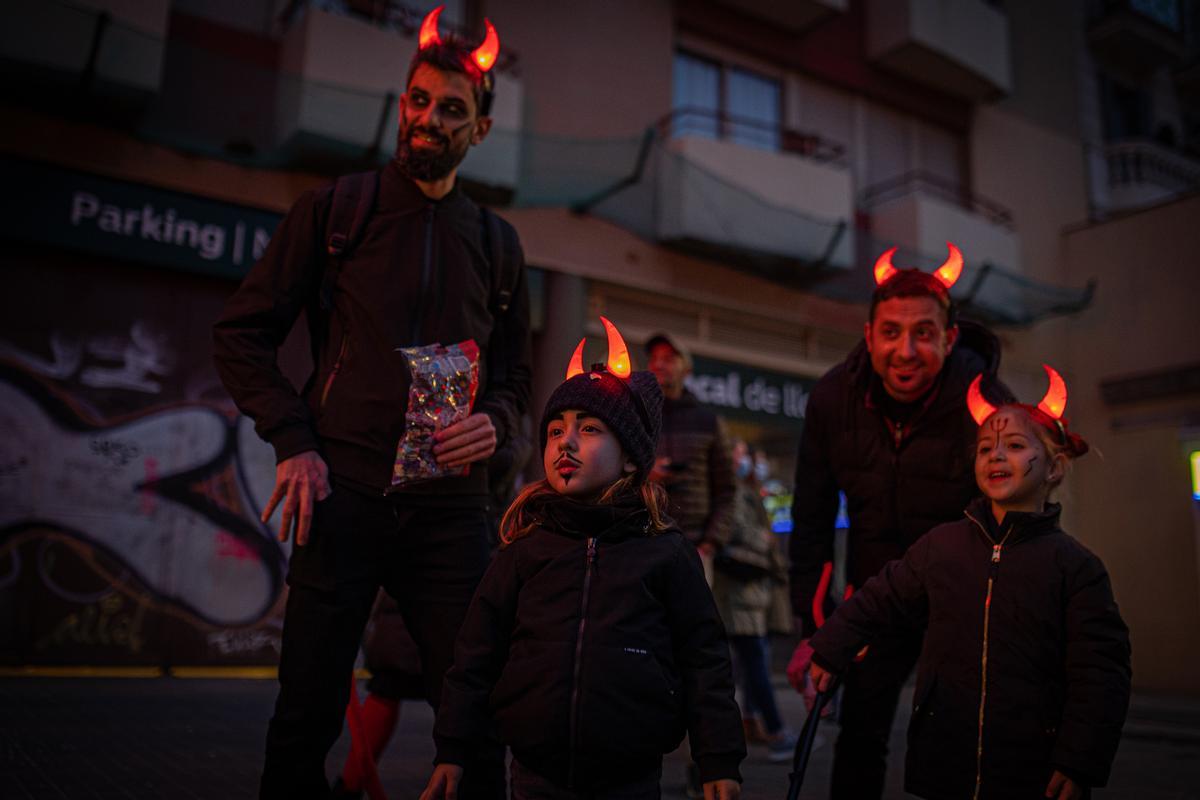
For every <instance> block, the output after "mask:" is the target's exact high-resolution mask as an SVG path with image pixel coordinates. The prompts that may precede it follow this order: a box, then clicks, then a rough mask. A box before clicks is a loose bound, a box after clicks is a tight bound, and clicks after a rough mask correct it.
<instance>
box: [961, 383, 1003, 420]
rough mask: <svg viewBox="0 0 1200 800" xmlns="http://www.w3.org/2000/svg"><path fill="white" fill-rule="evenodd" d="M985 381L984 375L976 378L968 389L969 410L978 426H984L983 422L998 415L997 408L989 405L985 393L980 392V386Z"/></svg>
mask: <svg viewBox="0 0 1200 800" xmlns="http://www.w3.org/2000/svg"><path fill="white" fill-rule="evenodd" d="M982 380H983V373H982V372H981V373H979V374H978V375H976V376H975V380H973V381H971V387H970V388H969V389H967V408H969V409H970V410H971V417H972V418H974V420H975V424H976V425H982V424H983V421H984V420H986V419H987V418H988V417H990V416H991V415H992V414H995V413H996V407H995V406H994V405H992V404H991V403H989V402H988V401H987V400H985V399H984V397H983V392H981V391H979V384H980V382H981V381H982Z"/></svg>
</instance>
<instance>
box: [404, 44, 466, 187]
mask: <svg viewBox="0 0 1200 800" xmlns="http://www.w3.org/2000/svg"><path fill="white" fill-rule="evenodd" d="M479 120H480V118H479V115H478V110H477V109H476V107H475V94H474V91H473V89H472V87H471V83H470V81H469V80H468V79H467V77H466V76H465V75H461V74H459V73H456V72H443V71H442V70H439V69H437V68H436V67H433V66H430V65H429V64H422V65H421V66H419V67H417V70H416V72H414V73H413V77H412V81H411V82H410V83H409V86H408V91H407V92H405V94H404V97H402V98H401V101H400V131H399V134H398V140H397V143H396V159H397V161H399V162H400V166H401V167H402V168H403V169H404V172H405V174H406V175H408V176H409V177H410V178H412V179H414V180H418V181H437V180H441V179H442V178H445V177H447V176H448V175H449V174H450V173H451V172H452V171H453V170H454V169H455V168H456V167H457V166H458V165H459V164H461V163H462V160H463V159H464V158H466V156H467V150H468V149H469V148H470V147H471V145H472V144H474V143H476V142H477V141H478V139H480V138H481V136H480V134H479V131H478V124H479Z"/></svg>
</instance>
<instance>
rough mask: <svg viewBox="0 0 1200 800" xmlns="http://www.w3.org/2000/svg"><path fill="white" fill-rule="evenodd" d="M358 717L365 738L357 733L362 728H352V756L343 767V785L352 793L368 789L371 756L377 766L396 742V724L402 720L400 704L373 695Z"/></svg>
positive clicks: (365, 702) (365, 701)
mask: <svg viewBox="0 0 1200 800" xmlns="http://www.w3.org/2000/svg"><path fill="white" fill-rule="evenodd" d="M350 702H351V703H353V702H354V699H353V698H351V701H350ZM358 717H359V719H360V720H361V729H362V735H361V736H360V735H358V734H357V731H356V730H355V728H358V727H359V726H358V725H352V727H351V746H350V753H349V754H348V755H347V756H346V763H345V765H344V766H343V767H342V785H343V786H345V788H346V789H348V790H349V791H352V792H357V791H362V790H363V789H364V788H365V783H366V778H365V775H366V770H367V766H366V764H367V762H366V758H367V757H368V756H367V753H368V752H369V753H370V756H369V758H370V759H371V765H372V766H374V764H375V762H376V761H378V760H379V756H380V755H381V754H382V753H383V749H384V748H385V747H387V743H388V741H389V740H390V739H391V738H392V732H393V731H395V730H396V723H397V722H398V721H399V719H400V703H399V702H398V701H396V700H386V699H384V698H382V697H378V696H376V695H373V694H369V695H367V699H366V700H364V701H363V704H362V707H361V708H360V709H359V713H358ZM372 772H374V770H372Z"/></svg>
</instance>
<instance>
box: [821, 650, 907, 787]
mask: <svg viewBox="0 0 1200 800" xmlns="http://www.w3.org/2000/svg"><path fill="white" fill-rule="evenodd" d="M921 638H922V637H921V632H920V631H911V630H909V631H904V632H897V633H895V634H889V635H888V636H887V637H885V638H880V639H878V640H876V641H875V642H872V643H871V646H870V648H869V649H868V650H867V656H866V658H864V659H863V660H862V661H861V662H859V663H856V664H854V665H853V666H851V667H850V668H849V669H848V670H846V674H845V676H844V678H843V680H842V685H843V687H844V688H843V691H842V709H841V718H840V722H841V732H840V733H839V734H838V738H837V743H836V744H835V745H834V749H833V776H832V779H831V781H830V783H831V791H830V797H832V798H833V800H876V799H877V798H879V797H882V796H883V782H884V776H885V775H886V774H887V756H888V739H889V738H890V737H891V732H892V723H893V721H895V718H896V704H897V703H898V702H899V701H900V690H901V689H902V688H903V687H904V682H905V681H906V680H908V676H909V674H911V673H912V670H913V667H914V666H915V665H916V663H917V657H918V656H920V654H921Z"/></svg>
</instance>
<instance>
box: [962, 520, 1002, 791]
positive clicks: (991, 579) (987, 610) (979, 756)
mask: <svg viewBox="0 0 1200 800" xmlns="http://www.w3.org/2000/svg"><path fill="white" fill-rule="evenodd" d="M967 518H968V519H970V520H971V521H972V522H974V523H975V524H976V525H978V526H979V529H980V530H981V531H983V535H984V537H985V538H986V539H987V540H988V541H989V542H991V543H992V561H991V564H989V565H988V581H987V595H986V596H985V597H984V600H983V652H982V654H981V656H980V662H979V666H980V669H979V674H980V677H979V738H978V739H977V740H976V742H975V793H974V794H973V795H972V798H973V800H979V790H980V788H981V787H982V784H983V720H984V709H985V708H986V707H987V661H988V623H989V622H990V619H991V613H992V588H993V587H994V586H995V583H996V576H997V574H998V573H999V571H1000V553H1001V551H1002V550H1003V548H1004V543H1005V542H1007V541H1008V537H1009V536H1010V535H1011V534H1012V528H1009V529H1008V531H1006V532H1005V534H1004V538H1002V539H1001V540H1000V541H999V542H998V543H997V542H996V540H995V539H993V538H992V537H991V536H989V535H988V532H987V528H985V527H983V524H982V523H980V521H979V520H977V519H975V518H974V517H972V516H971V515H970V514H967Z"/></svg>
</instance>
